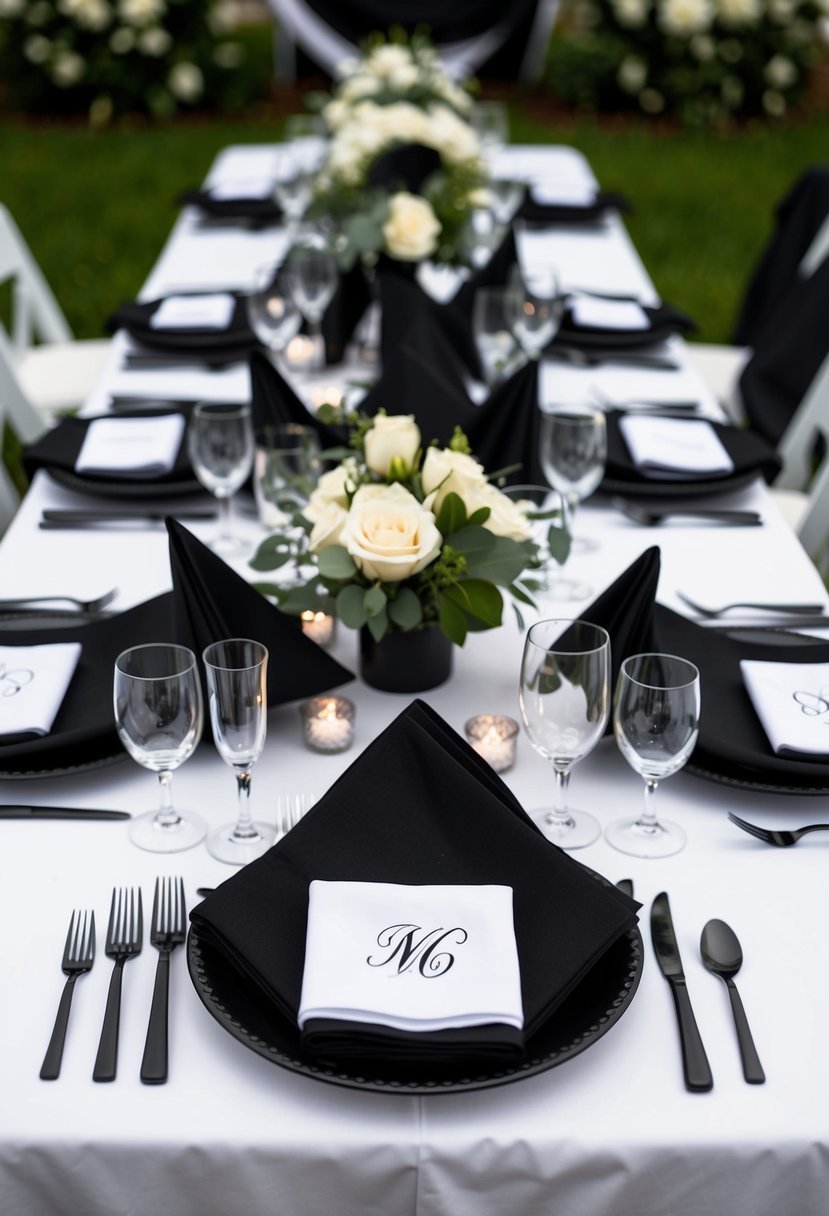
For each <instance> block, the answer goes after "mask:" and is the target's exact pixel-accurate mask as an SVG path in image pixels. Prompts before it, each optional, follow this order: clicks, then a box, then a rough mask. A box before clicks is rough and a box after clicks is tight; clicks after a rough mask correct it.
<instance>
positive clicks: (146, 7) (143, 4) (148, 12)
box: [118, 0, 167, 26]
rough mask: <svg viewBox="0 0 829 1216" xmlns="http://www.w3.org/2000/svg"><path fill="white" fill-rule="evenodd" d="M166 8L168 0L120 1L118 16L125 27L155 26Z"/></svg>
mask: <svg viewBox="0 0 829 1216" xmlns="http://www.w3.org/2000/svg"><path fill="white" fill-rule="evenodd" d="M166 8H167V4H166V0H120V3H119V5H118V15H119V16H120V18H121V20H122V21H123V22H124V24H125V25H138V26H145V25H155V24H157V23H158V22H159V21H160V19H161V18H162V16H163V15H164V12H165V11H166Z"/></svg>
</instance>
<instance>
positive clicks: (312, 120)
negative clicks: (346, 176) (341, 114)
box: [282, 113, 328, 173]
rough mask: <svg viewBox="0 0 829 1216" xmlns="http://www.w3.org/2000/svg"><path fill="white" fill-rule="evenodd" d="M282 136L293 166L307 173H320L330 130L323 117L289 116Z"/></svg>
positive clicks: (317, 115)
mask: <svg viewBox="0 0 829 1216" xmlns="http://www.w3.org/2000/svg"><path fill="white" fill-rule="evenodd" d="M282 134H283V139H284V141H285V151H286V152H287V154H288V159H289V160H290V162H291V164H293V165H296V166H297V168H300V169H303V170H305V171H306V172H307V173H318V172H319V170H320V169H321V168H322V164H323V161H324V160H325V154H326V150H327V147H328V128H327V127H326V125H325V119H324V118H323V117H322V115H321V114H310V113H309V114H289V115H288V117H287V118H286V119H285V126H284V127H283V131H282Z"/></svg>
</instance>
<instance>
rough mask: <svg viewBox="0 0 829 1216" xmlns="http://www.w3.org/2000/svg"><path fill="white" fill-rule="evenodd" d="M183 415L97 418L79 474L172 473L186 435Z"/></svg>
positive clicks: (86, 439)
mask: <svg viewBox="0 0 829 1216" xmlns="http://www.w3.org/2000/svg"><path fill="white" fill-rule="evenodd" d="M184 427H185V418H184V415H183V414H161V415H158V414H156V415H154V416H152V417H147V418H95V419H93V421H92V422H90V424H89V426H88V427H87V431H86V435H85V436H84V441H83V443H82V444H81V450H80V452H79V453H78V459H77V460H76V461H75V472H76V473H124V472H131V473H141V474H144V475H146V476H152V475H161V474H163V473H169V472H170V470H171V469H172V468H173V465H174V464H175V462H176V456H177V455H178V450H179V448H180V447H181V440H182V436H183V435H184Z"/></svg>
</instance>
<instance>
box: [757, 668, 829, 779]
mask: <svg viewBox="0 0 829 1216" xmlns="http://www.w3.org/2000/svg"><path fill="white" fill-rule="evenodd" d="M740 671H741V672H742V676H743V682H744V684H745V686H746V691H747V692H748V695H749V696H750V697H751V703H752V705H753V706H754V709H755V711H756V713H757V717H758V718H759V719H760V721H761V722H762V724H763V730H764V731H765V732H766V737H767V738H768V741H769V743H770V744H771V746H772V748H773V750H774V751H775V752H776V753H777V754H778V755H785V754H787V753H788V752H802V753H803V754H804V755H809V756H827V757H829V663H764V662H762V661H761V660H757V659H743V660H742V662H741V663H740Z"/></svg>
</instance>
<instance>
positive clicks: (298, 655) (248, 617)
mask: <svg viewBox="0 0 829 1216" xmlns="http://www.w3.org/2000/svg"><path fill="white" fill-rule="evenodd" d="M167 532H168V535H169V540H170V569H171V571H172V575H173V630H174V636H175V638H176V640H177V641H178V642H179V643H181V645H183V646H189V647H190V648H191V649H192V650H193V651H195V653H196V654H197V655H200V654H201V652H202V651H203V650H204V648H205V646H209V645H210V643H211V642H218V641H220V640H221V639H222V638H234V637H236V638H239V637H241V638H254V639H255V640H256V641H257V642H261V643H262V644H263V645H264V646H267V648H268V652H269V656H270V657H269V661H268V703H269V705H282V704H284V703H285V702H287V701H295V700H297V699H298V698H300V697H310V696H315V695H316V694H317V693H320V692H326V691H327V690H328V689H330V688H336V687H337V686H338V685H339V684H344V683H346V681H348V680H353V679H354V676H353V674H352V673H351V672H350V671H348V670H347V668H345V667H343V666H341V664H339V663H338V662H337V661H336V659H333V658H332V657H331V655H329V654H328V653H327V652H326V651H325V650H323V649H322V647H320V646H318V645H317V644H316V642H313V641H311V640H310V638H307V637H306V636H305V634H304V633H303V632H302V629H301V626H300V623H299V621H298V620H297V619H295V618H294V617H288V616H285V615H284V614H283V613H281V612H279V610H278V609H277V608H274V607H273V605H272V604H270V603H269V602H268V601H267V600H266V599H265V597H264V596H262V595H260V594H259V592H258V591H255V590H254V589H253V587H251V586H250V585H249V584H248V583H246V582H245V580H244V579H243V578H242V576H241V575H239V574H237V573H236V571H235V570H231V568H230V566H228V565H227V564H226V563H225V562H223V561H222V559H221V558H220V557H219V556H217V554H215V553H212V552H211V550H210V549H208V548H207V546H206V545H203V544H202V543H201V541H200V540H197V539H196V537H195V536H193V534H192V533H191V532H188V531H187V529H186V528H185V527H183V526H182V525H181V524H180V523H178V522H177V521H176V520H174V519H168V520H167Z"/></svg>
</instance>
